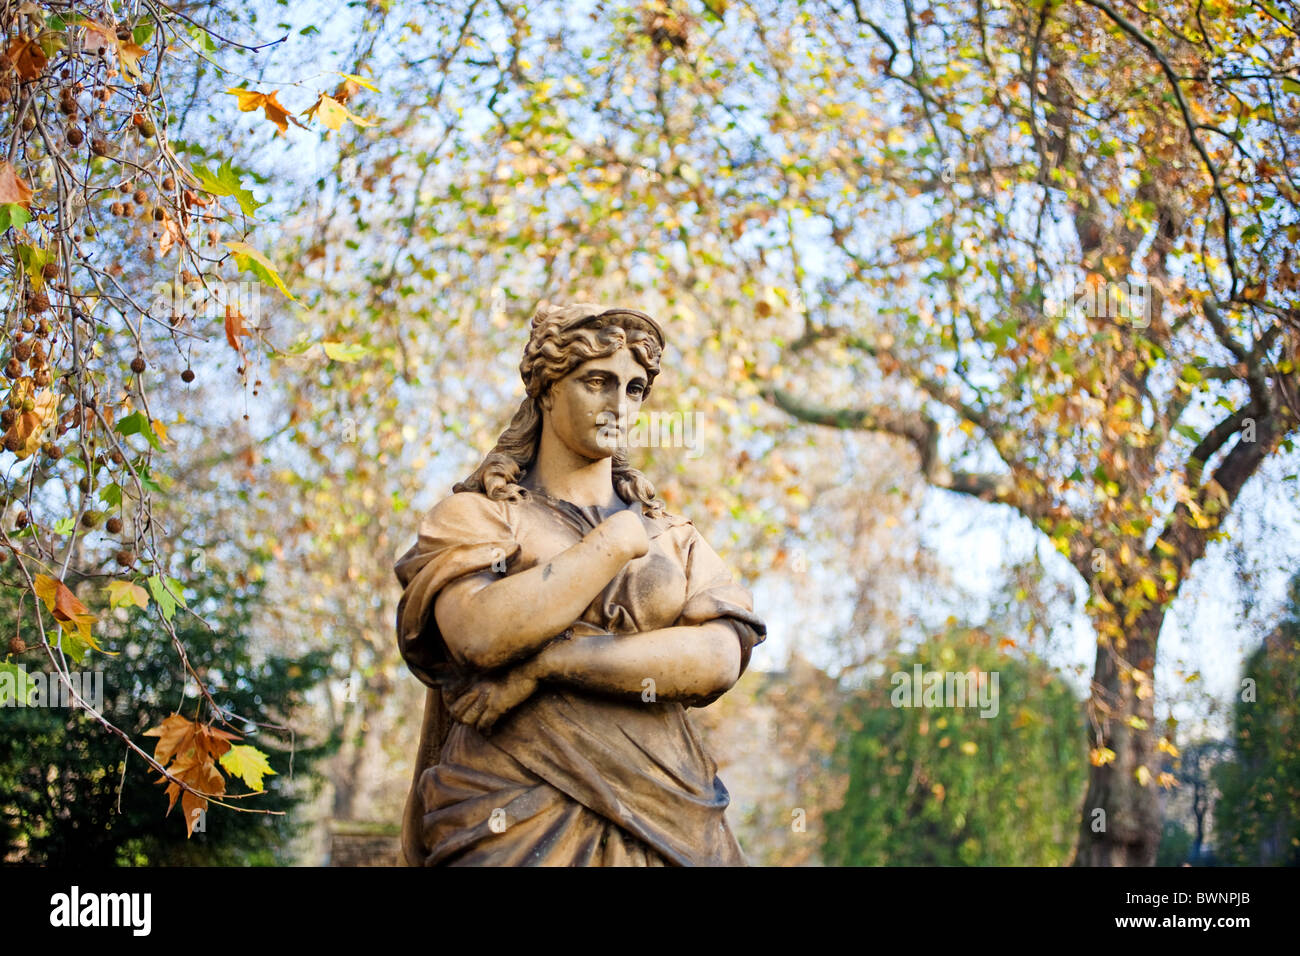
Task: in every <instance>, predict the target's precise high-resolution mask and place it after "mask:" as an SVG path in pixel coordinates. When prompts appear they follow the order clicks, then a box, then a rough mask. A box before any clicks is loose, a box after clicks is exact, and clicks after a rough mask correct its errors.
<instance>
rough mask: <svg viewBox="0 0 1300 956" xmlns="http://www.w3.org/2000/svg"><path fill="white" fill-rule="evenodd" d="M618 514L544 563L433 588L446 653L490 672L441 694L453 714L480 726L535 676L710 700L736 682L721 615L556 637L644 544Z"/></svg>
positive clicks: (519, 698) (731, 642)
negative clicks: (655, 626)
mask: <svg viewBox="0 0 1300 956" xmlns="http://www.w3.org/2000/svg"><path fill="white" fill-rule="evenodd" d="M624 514H627V513H624ZM624 514H621V515H616V516H614V517H613V518H611V519H608V520H607V521H604V522H602V523H601V524H600V525H598V526H597V527H596V528H595V529H593V530H592V531H591V532H590V533H589V534H587V535H586V536H585V537H584V538H583V539H582V540H581V541H579V542H578V543H577V544H574V545H573V546H572V547H570V548H568V549H566V550H565V551H563V552H561V553H560V554H558V555H556V556H555V557H554V558H552V559H551V560H550V561H548V562H546V563H545V564H542V565H538V566H536V567H533V568H530V569H528V570H527V571H521V572H519V573H518V574H513V575H510V576H509V577H505V578H497V577H496V576H495V575H493V574H491V573H486V572H485V573H483V574H476V575H469V576H467V577H465V578H462V579H461V580H459V581H456V582H453V583H452V584H450V585H448V586H447V587H446V588H445V589H444V590H443V592H442V594H440V595H439V596H438V599H437V601H436V602H435V606H434V613H435V614H436V615H437V620H438V627H439V630H440V631H441V632H442V634H443V638H444V640H445V641H446V644H447V648H448V650H449V651H450V652H451V654H452V655H453V656H454V657H456V658H457V659H458V660H459V661H460V662H461V663H464V664H468V665H470V666H472V667H474V668H476V669H480V670H493V671H497V673H493V674H491V675H490V676H485V677H483V678H480V679H479V680H477V681H475V682H474V683H473V684H471V685H470V687H469V688H468V689H467V690H465V691H464V692H462V693H461V694H459V695H458V696H456V697H455V698H454V699H451V700H449V701H448V708H449V709H450V711H451V713H452V715H453V716H454V717H456V719H458V720H460V721H462V722H463V723H469V724H474V725H475V726H477V727H478V728H479V729H480V730H487V729H489V728H490V727H491V726H492V724H493V723H495V721H496V720H497V719H498V718H499V717H501V716H502V715H503V714H505V713H506V712H508V711H509V710H511V709H513V708H514V707H515V706H517V705H518V704H520V703H522V702H523V701H524V700H527V699H528V697H529V696H531V695H532V693H533V692H534V691H535V690H536V689H537V685H538V683H540V682H555V683H561V684H566V685H569V686H573V687H581V688H584V689H587V690H594V691H600V692H604V693H611V694H617V695H622V696H626V697H628V698H634V699H644V700H652V699H653V700H679V701H682V702H687V703H699V702H705V701H708V700H712V699H713V698H715V697H717V696H718V695H720V694H722V693H723V692H724V691H726V690H727V689H728V688H729V687H731V685H732V684H734V683H735V682H736V680H737V678H738V677H739V675H740V657H741V655H740V644H739V642H738V641H737V639H736V632H735V631H734V630H733V629H732V628H731V626H730V625H729V624H727V623H726V622H725V621H723V620H715V621H708V622H705V623H704V624H698V625H689V626H679V627H666V628H660V629H658V630H653V631H642V632H640V633H637V634H620V635H613V634H608V633H596V634H581V633H579V634H574V635H571V636H563V637H558V638H557V637H556V635H557V634H560V632H561V631H564V630H565V629H566V628H568V627H570V626H571V625H573V624H574V622H575V621H577V620H578V618H579V617H580V615H581V614H582V612H583V611H584V610H585V609H586V607H587V606H588V605H589V604H590V603H591V601H592V600H593V599H594V598H595V597H596V596H597V595H598V594H599V593H600V592H601V591H602V590H603V589H604V588H605V585H607V584H608V583H609V581H610V580H611V579H612V578H613V577H614V576H615V575H616V574H617V573H618V572H619V571H620V570H621V569H622V567H623V566H624V565H625V564H626V563H627V562H628V561H629V560H632V559H633V558H636V557H639V556H640V555H642V554H644V553H645V552H646V550H648V548H649V542H648V540H647V539H646V538H645V531H644V528H643V527H642V525H641V522H640V519H639V518H637V517H636V516H635V515H630V514H628V515H627V517H624ZM628 518H631V519H632V521H635V526H633V524H632V522H631V521H628V520H627V519H628ZM638 532H639V534H640V537H639V538H638V535H637V533H638ZM647 691H649V692H652V694H653V696H652V697H650V696H646V694H647Z"/></svg>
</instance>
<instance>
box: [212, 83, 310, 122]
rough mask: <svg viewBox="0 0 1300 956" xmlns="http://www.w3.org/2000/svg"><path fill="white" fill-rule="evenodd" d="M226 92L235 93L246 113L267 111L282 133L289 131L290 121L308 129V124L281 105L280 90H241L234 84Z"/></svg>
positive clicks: (269, 117)
mask: <svg viewBox="0 0 1300 956" xmlns="http://www.w3.org/2000/svg"><path fill="white" fill-rule="evenodd" d="M226 92H227V93H232V94H234V96H235V97H236V98H237V99H238V101H239V108H240V110H242V111H243V112H245V113H249V112H252V111H253V110H256V109H261V110H262V111H263V112H264V113H266V118H267V119H269V120H270V121H271V122H272V123H274V124H275V125H276V126H278V127H279V128H280V132H281V133H287V132H288V131H289V124H290V123H293V124H294V125H295V126H301V127H303V128H304V129H306V125H305V124H304V123H302V122H300V121H299V120H298V118H297V117H295V116H294V115H293V114H292V113H290V112H289V111H288V110H287V109H285V108H284V107H283V106H282V105H280V101H279V100H277V99H276V98H275V96H276V94H277V93H278V92H279V90H272V91H271V92H270V93H258V92H257V91H256V90H241V89H239V88H238V87H234V86H232V87H230V88H229V89H227V90H226Z"/></svg>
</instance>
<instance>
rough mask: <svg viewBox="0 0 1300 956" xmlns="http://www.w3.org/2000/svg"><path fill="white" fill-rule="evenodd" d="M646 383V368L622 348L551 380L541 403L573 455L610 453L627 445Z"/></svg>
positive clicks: (606, 455) (552, 424)
mask: <svg viewBox="0 0 1300 956" xmlns="http://www.w3.org/2000/svg"><path fill="white" fill-rule="evenodd" d="M647 384H648V379H647V377H646V373H645V369H644V368H642V367H641V363H640V362H638V361H637V360H636V358H635V357H634V356H633V355H632V353H631V351H630V350H629V349H627V347H623V348H621V349H619V350H618V351H617V352H615V353H614V354H613V355H611V356H609V357H607V358H596V359H590V360H589V361H586V362H583V363H582V364H581V365H579V366H578V367H577V368H575V369H574V370H573V371H572V372H570V373H569V374H568V375H566V376H565V377H564V378H562V379H560V380H559V381H558V382H555V383H554V384H552V385H551V388H550V390H549V392H548V393H547V394H546V395H545V396H544V397H543V399H542V408H543V410H544V412H545V413H546V414H547V415H548V417H549V419H550V424H551V428H552V429H553V430H554V432H555V434H556V436H557V437H559V439H560V440H561V441H562V442H564V444H565V445H566V446H568V447H569V449H571V450H572V451H573V452H574V453H575V454H578V455H581V456H583V457H584V458H589V459H592V460H595V459H598V458H608V457H610V456H611V455H613V454H614V451H615V450H616V449H617V448H619V447H622V446H625V445H626V444H627V435H628V430H629V429H630V428H631V426H632V421H633V420H634V419H635V418H636V416H637V413H638V412H639V411H640V409H641V402H642V401H644V399H645V393H646V387H647Z"/></svg>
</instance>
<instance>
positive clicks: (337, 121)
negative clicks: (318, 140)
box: [302, 93, 375, 131]
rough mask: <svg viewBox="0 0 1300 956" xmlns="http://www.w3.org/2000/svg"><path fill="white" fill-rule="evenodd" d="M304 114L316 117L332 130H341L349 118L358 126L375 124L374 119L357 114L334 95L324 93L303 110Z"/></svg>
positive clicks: (309, 117)
mask: <svg viewBox="0 0 1300 956" xmlns="http://www.w3.org/2000/svg"><path fill="white" fill-rule="evenodd" d="M302 115H303V116H306V117H307V118H308V119H311V118H312V117H315V118H316V119H319V120H320V121H321V124H322V125H324V126H326V127H328V128H329V129H332V130H335V131H337V130H339V129H341V128H342V126H343V121H344V120H347V121H349V122H351V123H354V124H355V125H357V126H374V125H375V121H374V120H368V119H364V118H362V117H360V116H357V115H356V114H355V113H353V112H352V111H351V110H349V109H348V108H347V107H346V106H344V105H343V104H342V103H340V102H339V101H338V100H336V99H334V97H332V96H326V95H325V94H324V93H322V94H320V95H319V96H317V97H316V102H315V103H313V104H312V105H311V106H309V107H307V109H305V110H303V112H302Z"/></svg>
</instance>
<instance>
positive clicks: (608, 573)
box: [433, 511, 650, 670]
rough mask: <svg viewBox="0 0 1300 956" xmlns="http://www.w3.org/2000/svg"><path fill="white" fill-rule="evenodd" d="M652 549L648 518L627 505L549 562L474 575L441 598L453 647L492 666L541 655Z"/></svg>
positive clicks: (439, 614)
mask: <svg viewBox="0 0 1300 956" xmlns="http://www.w3.org/2000/svg"><path fill="white" fill-rule="evenodd" d="M649 549H650V540H649V537H648V536H647V534H646V531H645V525H644V524H643V523H642V521H641V518H640V517H639V516H638V515H636V514H635V513H633V512H631V511H620V512H618V513H617V514H615V515H613V516H611V517H609V518H607V519H606V520H604V521H602V522H601V523H600V524H598V525H597V526H596V527H595V528H593V529H592V530H591V531H590V532H588V533H587V534H586V535H585V536H584V537H583V539H582V540H581V541H579V542H577V543H576V544H574V545H573V546H572V547H569V548H567V549H565V550H564V551H562V552H560V553H559V554H557V555H556V556H555V557H553V558H551V559H550V560H549V561H547V562H545V563H543V564H538V565H537V566H536V567H532V568H529V569H528V570H527V571H520V572H519V573H518V574H512V575H510V576H508V577H504V578H501V577H497V576H496V575H494V574H492V573H491V572H484V573H482V574H473V575H467V576H466V577H464V578H461V579H460V580H458V581H454V582H452V583H451V584H449V585H447V586H446V587H445V588H443V590H442V592H441V593H440V594H439V595H438V598H437V600H436V601H435V602H434V610H433V612H434V614H435V616H436V618H437V622H438V629H439V630H440V631H441V632H442V637H443V640H444V641H445V642H446V644H447V650H448V651H449V652H450V653H451V655H452V657H454V658H455V659H456V660H457V661H459V662H460V663H461V664H467V665H469V666H471V667H473V668H475V669H477V670H491V669H493V668H497V667H501V666H503V665H506V664H510V663H513V662H516V661H518V660H520V659H522V658H525V657H528V656H530V655H532V654H535V653H536V652H537V651H538V650H539V649H540V648H541V647H542V646H543V645H544V644H546V643H547V642H548V641H551V640H552V639H554V638H555V637H556V635H558V634H560V633H561V632H562V631H564V630H565V629H566V628H567V627H569V625H571V624H572V623H573V622H574V621H576V620H577V619H578V618H579V617H581V616H582V613H583V611H585V610H586V608H587V606H588V605H589V604H590V603H591V602H592V601H593V600H595V598H596V596H597V595H598V594H600V592H601V591H602V590H604V588H605V586H606V585H607V584H609V582H610V581H611V580H612V579H613V578H614V576H615V575H617V574H618V572H619V571H621V570H622V569H623V566H624V565H625V564H627V562H628V561H631V560H633V559H634V558H638V557H640V556H641V555H643V554H645V553H646V552H647V551H648V550H649Z"/></svg>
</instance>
